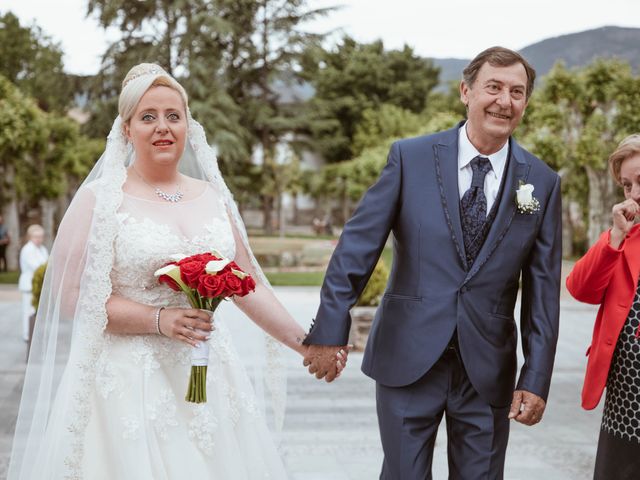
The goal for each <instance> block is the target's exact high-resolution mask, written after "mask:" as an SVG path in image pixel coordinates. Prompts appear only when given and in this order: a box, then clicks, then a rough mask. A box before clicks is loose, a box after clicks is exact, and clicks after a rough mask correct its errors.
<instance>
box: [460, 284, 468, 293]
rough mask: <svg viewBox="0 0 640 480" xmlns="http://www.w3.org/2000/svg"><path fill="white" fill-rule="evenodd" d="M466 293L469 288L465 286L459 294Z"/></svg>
mask: <svg viewBox="0 0 640 480" xmlns="http://www.w3.org/2000/svg"><path fill="white" fill-rule="evenodd" d="M468 291H469V287H467V286H466V285H465V286H463V287H462V288H461V289H460V292H461V293H467V292H468Z"/></svg>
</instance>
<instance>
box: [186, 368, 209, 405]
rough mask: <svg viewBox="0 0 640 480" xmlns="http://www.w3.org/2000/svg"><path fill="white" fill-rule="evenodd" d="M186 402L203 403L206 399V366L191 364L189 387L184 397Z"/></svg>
mask: <svg viewBox="0 0 640 480" xmlns="http://www.w3.org/2000/svg"><path fill="white" fill-rule="evenodd" d="M184 399H185V400H186V401H187V402H191V403H205V402H206V401H207V366H206V365H203V366H201V365H192V366H191V377H190V378H189V389H188V390H187V395H186V396H185V397H184Z"/></svg>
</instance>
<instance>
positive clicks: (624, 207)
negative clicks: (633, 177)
mask: <svg viewBox="0 0 640 480" xmlns="http://www.w3.org/2000/svg"><path fill="white" fill-rule="evenodd" d="M611 214H612V217H613V226H612V227H611V238H610V241H609V244H610V245H611V246H612V247H613V248H618V247H619V246H620V244H621V243H622V241H623V240H624V237H625V236H626V235H627V233H629V230H631V227H633V225H634V224H635V218H636V216H637V215H639V214H640V205H638V203H637V202H636V201H635V200H633V199H631V198H628V199H627V200H625V201H624V202H621V203H617V204H616V205H614V206H613V208H612V209H611Z"/></svg>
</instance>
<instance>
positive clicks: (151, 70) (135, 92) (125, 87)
mask: <svg viewBox="0 0 640 480" xmlns="http://www.w3.org/2000/svg"><path fill="white" fill-rule="evenodd" d="M160 86H162V87H169V88H172V89H174V90H175V91H176V92H178V93H179V94H180V96H181V97H182V101H183V102H184V109H185V111H186V110H187V106H188V98H187V92H185V90H184V88H183V87H182V85H180V84H179V83H178V82H177V81H176V79H175V78H173V77H172V76H171V75H169V74H168V73H167V72H166V71H165V70H164V69H163V68H162V67H161V66H159V65H156V64H155V63H140V64H138V65H136V66H135V67H133V68H132V69H131V70H129V73H127V75H126V76H125V77H124V80H123V81H122V91H121V92H120V98H119V100H118V113H119V114H120V118H121V119H122V122H123V123H125V124H126V123H128V122H129V120H131V117H132V116H133V114H134V112H135V111H136V108H137V107H138V103H140V99H141V98H142V96H143V95H144V94H145V93H146V92H147V90H149V89H150V88H151V87H160Z"/></svg>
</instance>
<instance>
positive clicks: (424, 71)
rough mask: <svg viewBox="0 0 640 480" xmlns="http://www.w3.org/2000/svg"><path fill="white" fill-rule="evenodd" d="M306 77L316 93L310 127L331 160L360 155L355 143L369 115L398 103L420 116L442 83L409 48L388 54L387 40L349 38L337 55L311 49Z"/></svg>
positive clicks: (429, 63)
mask: <svg viewBox="0 0 640 480" xmlns="http://www.w3.org/2000/svg"><path fill="white" fill-rule="evenodd" d="M304 68H305V69H304V75H305V77H306V78H307V79H308V80H309V81H310V82H311V83H312V84H313V86H314V87H315V89H316V94H315V97H314V98H313V99H312V101H311V102H310V105H309V107H310V111H311V112H313V114H312V115H311V119H312V122H310V125H309V128H310V131H311V133H312V136H313V138H314V139H315V143H316V147H317V148H318V149H319V151H320V152H321V153H322V154H323V155H324V157H325V159H326V160H327V161H329V162H336V161H344V160H348V159H350V158H353V157H354V156H355V155H356V154H357V153H359V152H358V151H357V149H356V147H355V144H354V138H355V135H356V131H357V130H358V125H360V124H361V123H362V121H363V118H364V112H370V111H371V110H374V111H377V110H380V108H382V106H383V105H385V104H387V105H394V106H396V107H399V108H401V109H404V110H406V111H408V112H412V113H414V114H419V113H421V112H422V111H423V110H424V109H425V107H426V104H427V98H428V95H429V93H430V92H431V90H432V89H433V88H434V87H435V86H436V85H437V83H438V74H439V69H438V68H437V67H435V66H433V64H432V62H431V61H430V60H426V59H423V58H420V57H418V56H416V55H415V54H414V52H413V50H412V49H411V48H410V47H408V46H405V47H404V48H403V49H402V50H388V51H387V50H385V49H384V44H383V42H382V41H376V42H373V43H369V44H360V43H358V42H356V41H355V40H353V39H352V38H349V37H345V38H344V39H343V40H342V43H341V44H339V45H338V46H337V47H336V49H334V50H332V51H324V50H322V49H310V50H309V51H308V52H307V55H306V59H305V62H304Z"/></svg>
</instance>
